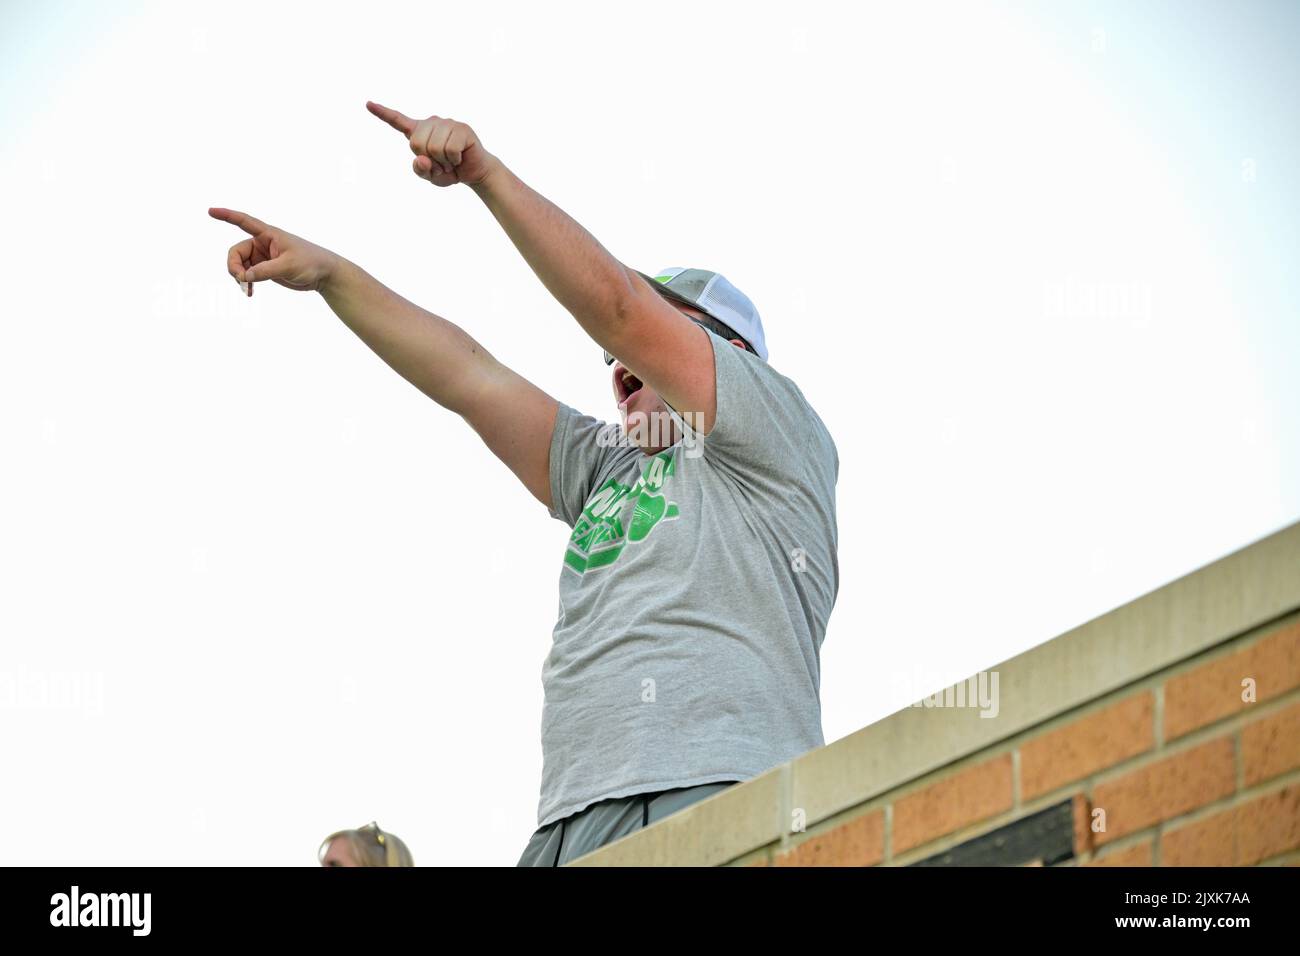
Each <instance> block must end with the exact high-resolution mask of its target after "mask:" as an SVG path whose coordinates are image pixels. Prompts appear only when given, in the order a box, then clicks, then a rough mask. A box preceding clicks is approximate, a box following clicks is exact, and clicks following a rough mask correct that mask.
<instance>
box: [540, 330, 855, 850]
mask: <svg viewBox="0 0 1300 956" xmlns="http://www.w3.org/2000/svg"><path fill="white" fill-rule="evenodd" d="M709 338H710V340H711V341H712V343H713V351H714V358H715V362H714V364H715V367H716V370H717V413H716V416H715V421H714V426H713V429H712V430H711V431H710V432H709V434H708V435H707V436H703V437H700V438H698V439H694V440H692V439H691V438H688V439H687V440H686V441H680V442H678V443H677V444H676V445H674V446H672V447H671V448H669V449H667V450H666V451H664V452H661V453H659V454H658V455H654V456H647V455H646V454H644V453H643V452H642V451H641V450H640V449H638V448H636V447H633V446H631V445H630V444H628V443H627V442H626V440H619V441H615V442H611V441H610V440H609V438H610V436H611V435H615V436H616V435H617V434H618V431H617V428H618V426H617V425H610V424H606V423H604V422H600V421H597V420H596V419H595V418H592V417H590V416H587V415H582V414H580V413H578V412H577V411H575V410H574V409H572V408H570V407H569V406H567V405H564V404H563V403H561V405H560V410H559V414H558V416H557V418H556V421H555V431H554V433H553V435H552V437H551V451H550V456H551V460H550V480H551V497H552V501H553V503H554V510H553V511H552V512H551V514H552V516H553V517H555V518H559V519H560V520H562V521H564V522H565V523H566V524H568V525H569V526H570V527H571V528H572V529H573V533H572V535H571V537H570V539H569V542H568V545H567V546H566V550H565V555H564V561H563V564H562V567H561V570H560V606H559V620H558V621H557V622H556V625H555V632H554V639H553V643H552V647H551V652H550V654H549V655H548V656H547V658H546V662H545V664H544V665H543V667H542V685H543V688H544V690H545V704H544V706H543V709H542V756H543V767H542V791H541V800H540V801H539V803H538V811H537V813H538V826H539V827H541V826H545V825H546V824H548V823H551V822H553V821H555V820H559V819H561V818H563V817H566V816H569V815H570V814H573V813H577V812H578V811H580V810H582V809H584V808H586V807H587V806H589V805H590V804H592V803H595V802H596V801H598V800H605V799H608V798H613V797H625V796H630V795H632V794H636V793H645V792H651V791H656V790H667V789H672V788H674V787H691V786H696V785H699V784H705V783H713V782H716V781H722V780H746V779H749V778H751V777H754V776H757V775H758V774H760V773H762V772H764V771H765V770H768V769H770V768H771V767H773V766H775V765H777V764H779V763H782V762H784V761H787V760H789V759H791V758H793V757H795V756H797V755H798V754H801V753H803V752H804V751H807V750H810V749H812V748H814V747H819V746H821V745H822V744H823V743H824V740H823V737H822V727H821V701H820V698H819V696H818V692H819V688H820V683H821V674H820V662H819V651H820V649H821V643H822V638H823V637H824V636H825V633H826V622H827V619H828V618H829V617H830V613H831V608H832V606H833V605H834V603H835V595H836V592H837V590H838V587H839V565H838V562H837V559H836V553H835V552H836V541H837V532H836V526H835V482H836V478H837V475H838V472H839V456H838V454H837V453H836V450H835V444H834V442H833V441H832V440H831V437H830V434H829V433H828V432H827V430H826V427H825V425H823V424H822V421H821V419H820V418H819V417H818V416H817V413H816V412H814V411H813V409H812V407H811V406H810V405H809V404H808V402H807V400H806V399H805V398H804V396H803V393H802V392H800V391H799V389H798V387H797V386H796V385H795V384H794V382H792V381H790V379H788V378H786V377H785V376H784V375H782V374H780V373H779V372H777V371H776V370H775V369H773V368H772V367H771V366H769V365H768V364H767V363H765V362H764V361H763V360H761V359H759V358H758V357H757V356H755V355H752V354H750V353H748V352H743V351H741V350H740V349H739V348H737V347H736V346H734V345H731V344H730V343H728V342H727V341H726V340H724V339H723V338H721V337H720V336H717V335H714V334H713V333H711V332H710V333H709Z"/></svg>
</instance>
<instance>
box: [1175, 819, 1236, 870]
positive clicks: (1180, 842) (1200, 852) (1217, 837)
mask: <svg viewBox="0 0 1300 956" xmlns="http://www.w3.org/2000/svg"><path fill="white" fill-rule="evenodd" d="M1236 861H1237V810H1236V808H1235V807H1234V808H1233V809H1231V810H1224V811H1223V812H1222V813H1216V814H1214V815H1213V816H1209V817H1206V818H1205V819H1204V820H1197V821H1196V822H1195V823H1189V824H1187V825H1186V826H1181V827H1179V828H1178V829H1176V830H1170V831H1169V832H1168V833H1165V834H1163V835H1162V836H1161V837H1160V863H1161V865H1162V866H1233V865H1235V864H1236Z"/></svg>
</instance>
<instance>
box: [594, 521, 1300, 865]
mask: <svg viewBox="0 0 1300 956" xmlns="http://www.w3.org/2000/svg"><path fill="white" fill-rule="evenodd" d="M991 671H996V672H998V674H999V678H1000V679H999V682H998V686H999V687H1000V692H999V697H1000V700H999V705H998V708H997V713H996V715H994V716H993V719H982V716H989V715H988V714H984V715H982V716H981V715H979V714H976V713H975V712H974V711H973V710H970V709H966V710H962V709H960V708H954V707H952V706H951V705H949V706H947V707H936V708H934V709H929V708H925V707H909V708H906V709H904V710H902V711H900V712H898V713H896V714H893V715H891V716H890V717H888V718H885V719H884V720H882V721H879V722H877V723H876V724H873V725H871V726H869V727H866V728H863V729H862V730H860V731H858V732H857V733H855V734H852V735H850V736H849V737H846V738H844V739H842V740H839V741H835V742H833V743H832V744H830V745H828V746H826V747H822V748H818V749H817V750H814V751H810V752H809V753H807V754H805V755H803V756H801V757H799V758H797V759H796V760H794V761H791V763H789V764H785V765H782V766H781V767H778V768H775V769H774V770H772V771H770V772H769V773H767V774H764V775H762V776H760V777H758V778H756V779H755V780H752V781H748V782H746V783H744V784H742V785H740V786H737V787H732V788H729V789H728V790H726V791H723V792H722V793H720V794H718V795H717V796H715V797H712V798H710V799H708V800H705V801H702V802H701V803H698V804H695V805H693V806H692V807H689V808H687V809H686V810H684V811H682V812H681V813H678V814H675V815H673V816H671V817H668V818H667V819H665V820H663V821H661V822H659V823H656V824H655V825H654V826H652V827H648V828H646V829H645V830H643V831H641V832H639V833H635V834H633V835H631V836H629V837H627V838H625V839H623V840H620V841H618V842H616V843H614V844H611V845H609V846H607V847H603V848H602V849H600V850H598V851H596V852H595V853H592V854H588V856H586V857H584V858H583V859H581V860H578V861H575V863H576V864H577V865H628V864H631V865H681V864H687V865H732V866H879V865H886V866H906V865H981V864H982V865H989V864H993V865H1068V866H1073V865H1082V866H1117V865H1118V866H1253V865H1279V864H1281V865H1295V864H1296V863H1298V862H1300V524H1297V525H1292V526H1291V527H1289V528H1286V529H1283V530H1282V531H1279V532H1277V533H1276V534H1275V535H1272V536H1270V537H1268V538H1265V539H1263V540H1261V541H1259V542H1256V543H1255V544H1252V545H1250V546H1249V547H1247V548H1244V549H1242V550H1241V551H1239V552H1236V553H1235V554H1233V555H1229V556H1228V557H1226V558H1224V559H1222V560H1220V561H1218V562H1215V563H1214V564H1212V565H1209V566H1207V567H1205V568H1202V569H1201V570H1199V571H1197V572H1195V573H1193V574H1191V575H1188V576H1187V577H1186V578H1182V579H1180V580H1178V581H1175V582H1172V583H1171V584H1169V585H1166V586H1165V587H1164V588H1161V589H1159V590H1157V591H1154V592H1152V593H1151V594H1149V595H1145V596H1144V597H1142V598H1139V599H1138V600H1137V601H1134V602H1132V603H1131V604H1128V605H1125V606H1124V607H1122V608H1117V609H1116V610H1115V611H1113V612H1111V613H1109V614H1107V615H1104V616H1103V617H1101V618H1098V619H1097V620H1095V621H1091V622H1089V623H1088V624H1086V625H1083V626H1081V627H1079V628H1076V629H1075V630H1074V631H1071V632H1069V633H1067V634H1064V635H1061V636H1059V637H1057V638H1055V639H1053V640H1051V641H1047V642H1045V643H1044V644H1042V645H1039V646H1038V647H1036V648H1033V649H1032V650H1030V651H1027V652H1025V653H1024V654H1022V655H1019V656H1018V657H1016V658H1013V659H1012V660H1010V661H1006V662H1004V663H1002V664H1000V665H998V666H997V667H994V668H992V669H991Z"/></svg>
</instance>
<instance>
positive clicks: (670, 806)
mask: <svg viewBox="0 0 1300 956" xmlns="http://www.w3.org/2000/svg"><path fill="white" fill-rule="evenodd" d="M736 783H737V781H735V780H725V781H723V782H722V783H706V784H702V785H700V786H698V787H680V788H678V789H676V790H660V791H659V792H657V793H638V794H634V795H633V796H630V797H615V798H614V799H612V800H601V801H600V802H599V803H593V804H592V805H591V806H589V807H587V809H585V810H580V811H579V812H577V813H575V814H573V815H571V816H567V817H565V818H564V819H563V820H556V821H555V822H554V823H548V824H547V825H546V826H544V827H542V828H541V829H540V830H538V831H537V832H536V833H534V834H533V836H532V838H531V839H530V840H529V841H528V845H527V846H526V847H524V852H523V855H522V856H521V857H519V862H518V863H516V864H515V865H516V866H562V865H563V864H565V863H568V862H569V861H570V860H576V859H577V858H578V857H580V856H583V855H584V854H587V853H590V852H591V851H592V850H595V849H597V848H599V847H602V846H604V845H605V844H606V843H613V842H614V841H615V840H617V839H619V838H620V837H625V836H627V835H628V834H629V833H635V832H636V831H637V830H640V829H641V828H642V827H648V826H649V825H650V824H652V823H657V822H658V821H660V820H662V819H663V818H664V817H666V816H669V815H670V814H673V813H676V812H677V811H678V810H683V809H685V808H686V807H689V806H690V805H691V804H692V803H698V802H699V801H701V800H703V799H704V798H705V797H711V796H713V795H714V794H715V793H720V792H721V791H723V790H726V789H727V788H728V787H730V786H733V785H734V784H736Z"/></svg>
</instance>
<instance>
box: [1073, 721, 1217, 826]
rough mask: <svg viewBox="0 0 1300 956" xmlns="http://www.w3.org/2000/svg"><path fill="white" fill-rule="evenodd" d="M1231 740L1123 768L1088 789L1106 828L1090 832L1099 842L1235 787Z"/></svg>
mask: <svg viewBox="0 0 1300 956" xmlns="http://www.w3.org/2000/svg"><path fill="white" fill-rule="evenodd" d="M1235 785H1236V763H1235V760H1234V758H1233V748H1232V740H1231V738H1229V737H1220V738H1218V739H1217V740H1211V741H1209V742H1208V743H1204V744H1201V745H1200V746H1199V747H1193V748H1192V749H1190V750H1187V751H1184V752H1183V753H1180V754H1175V755H1174V756H1172V757H1166V758H1164V759H1163V760H1157V761H1155V762H1154V763H1150V764H1147V765H1146V766H1144V767H1139V768H1138V769H1136V770H1132V771H1129V772H1128V773H1126V774H1124V775H1123V776H1120V777H1117V778H1115V779H1114V780H1109V781H1106V782H1104V783H1100V784H1098V785H1097V786H1095V787H1094V788H1093V791H1092V805H1093V807H1099V808H1101V809H1102V810H1104V811H1105V813H1106V830H1105V832H1103V833H1095V834H1093V843H1094V844H1095V845H1096V846H1102V845H1104V844H1106V843H1110V842H1112V841H1114V840H1117V839H1119V838H1120V837H1122V836H1125V835H1126V834H1129V833H1133V832H1135V831H1137V830H1142V829H1145V828H1146V827H1149V826H1151V825H1152V824H1155V823H1159V822H1160V821H1161V820H1170V819H1173V818H1174V817H1178V816H1182V815H1183V814H1184V813H1187V812H1189V811H1191V810H1195V809H1196V808H1197V807H1200V806H1204V805H1205V804H1207V803H1211V802H1213V801H1215V800H1219V799H1221V798H1223V797H1226V796H1228V795H1229V794H1230V793H1232V792H1233V790H1234V789H1236V786H1235Z"/></svg>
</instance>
